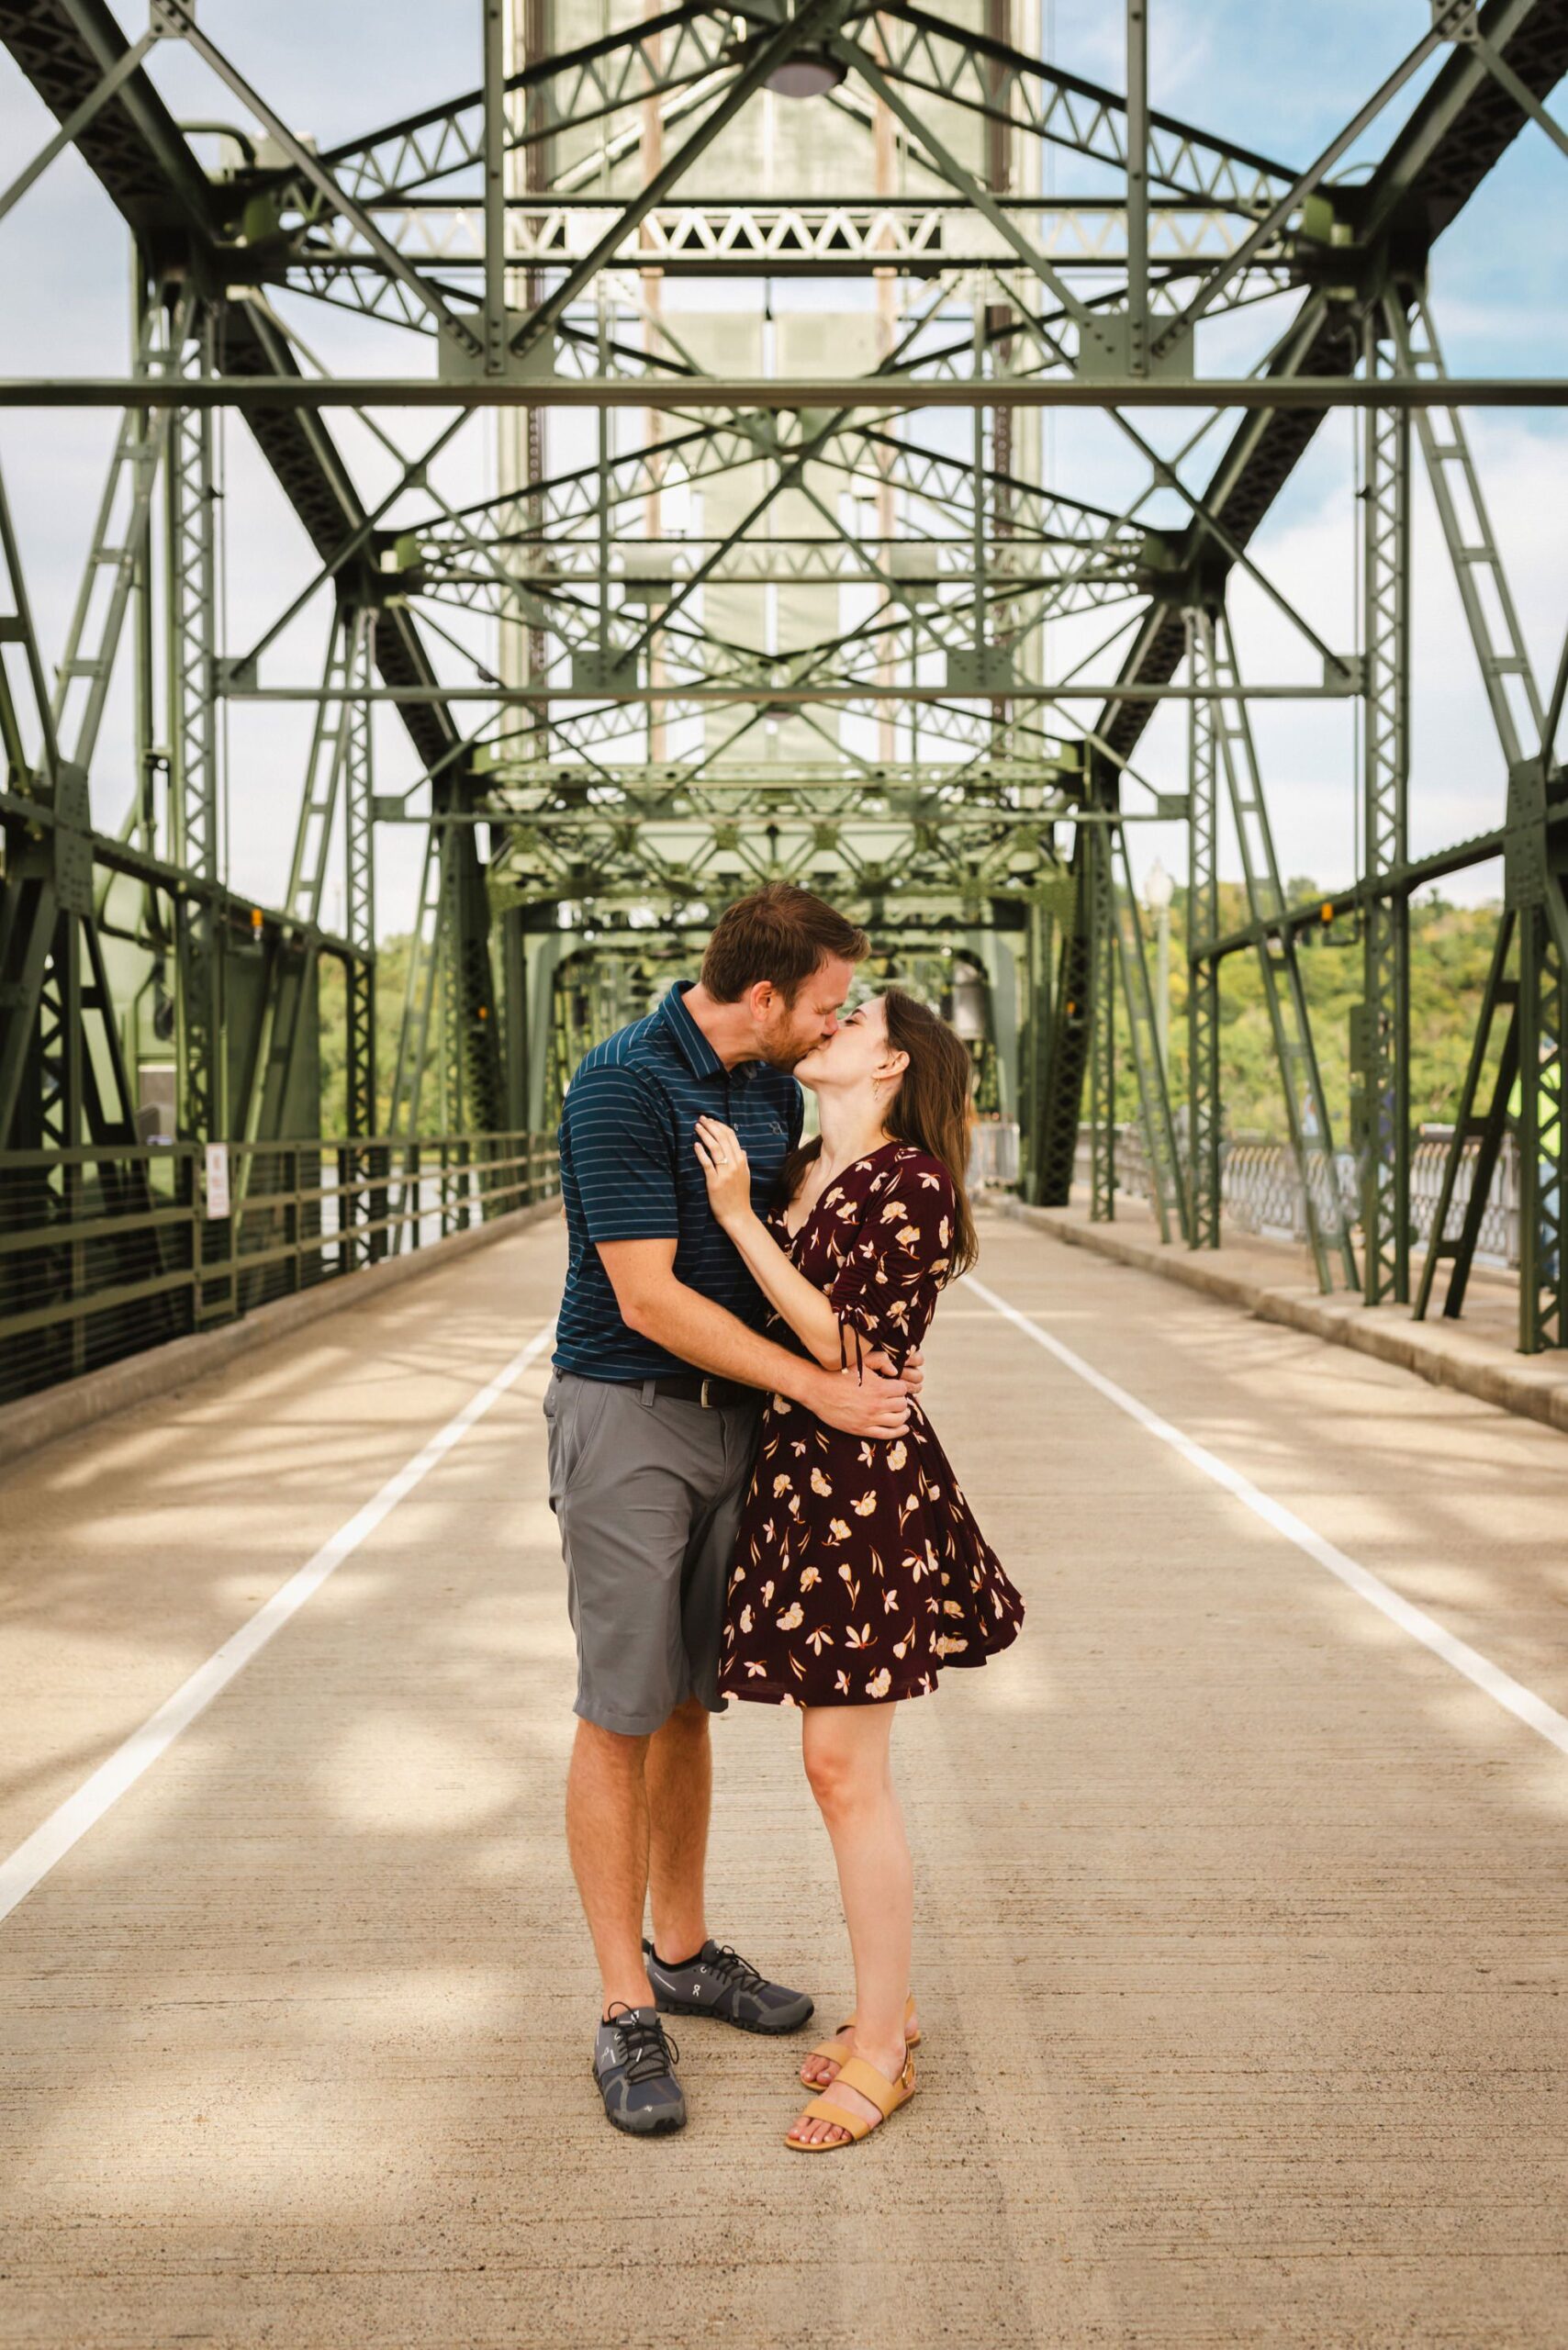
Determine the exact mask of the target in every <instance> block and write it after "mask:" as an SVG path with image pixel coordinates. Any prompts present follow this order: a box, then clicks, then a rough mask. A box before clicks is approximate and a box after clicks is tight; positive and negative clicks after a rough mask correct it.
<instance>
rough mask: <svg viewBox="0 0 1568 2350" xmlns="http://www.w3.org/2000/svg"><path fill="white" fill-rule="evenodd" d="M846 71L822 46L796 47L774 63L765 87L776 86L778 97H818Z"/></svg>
mask: <svg viewBox="0 0 1568 2350" xmlns="http://www.w3.org/2000/svg"><path fill="white" fill-rule="evenodd" d="M848 71H849V68H848V67H847V66H846V65H845V64H843V63H842V62H840V60H839V59H838V58H836V57H830V56H829V55H828V53H827V50H825V49H798V50H796V51H795V53H794V55H793V56H792V57H787V58H785V60H784V61H783V62H782V64H779V65H776V66H775V67H774V69H773V71H772V73H769V74H768V75H767V77H766V81H765V87H766V88H767V89H769V90H777V91H778V95H779V96H780V97H781V98H820V97H821V96H822V95H823V93H824V92H825V91H828V90H836V89H837V87H838V85H839V84H840V83H841V82H842V81H843V80H844V78H845V76H846V73H848Z"/></svg>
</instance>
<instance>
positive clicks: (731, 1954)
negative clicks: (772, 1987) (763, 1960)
mask: <svg viewBox="0 0 1568 2350" xmlns="http://www.w3.org/2000/svg"><path fill="white" fill-rule="evenodd" d="M703 1964H705V1965H706V1967H707V1968H708V1971H709V1973H710V1974H711V1975H717V1976H718V1978H719V1980H720V1982H721V1983H722V1984H723V1986H724V1987H725V1989H726V1990H732V1989H733V1990H741V1991H760V1990H761V1988H762V1986H763V1985H764V1984H765V1983H766V1982H767V1976H766V1975H761V1974H759V1973H758V1972H757V1970H756V1967H755V1966H753V1964H752V1963H751V1961H750V1960H749V1959H746V1958H743V1957H742V1956H741V1954H740V1953H739V1951H738V1950H735V1949H733V1948H732V1946H731V1945H730V1944H729V1943H728V1942H722V1943H721V1944H720V1945H719V1947H718V1948H717V1949H716V1950H715V1951H714V1952H713V1953H711V1956H710V1957H709V1958H707V1959H705V1960H704V1962H703Z"/></svg>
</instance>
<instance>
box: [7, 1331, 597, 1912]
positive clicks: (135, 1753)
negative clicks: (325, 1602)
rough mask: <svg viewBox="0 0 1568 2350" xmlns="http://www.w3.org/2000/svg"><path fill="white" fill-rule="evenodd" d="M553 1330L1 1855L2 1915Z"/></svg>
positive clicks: (482, 1411) (524, 1350)
mask: <svg viewBox="0 0 1568 2350" xmlns="http://www.w3.org/2000/svg"><path fill="white" fill-rule="evenodd" d="M554 1334H555V1325H554V1321H551V1322H548V1323H546V1325H545V1326H544V1328H543V1330H541V1331H539V1332H538V1333H537V1335H536V1336H535V1337H532V1338H530V1340H529V1342H528V1344H527V1345H526V1346H525V1347H521V1348H519V1350H518V1352H517V1353H516V1354H515V1355H513V1357H512V1359H511V1360H510V1362H509V1363H508V1364H506V1366H505V1367H504V1369H502V1370H500V1371H497V1373H496V1375H495V1377H494V1379H492V1380H491V1381H490V1382H489V1385H488V1386H487V1387H481V1388H480V1389H479V1391H478V1393H477V1394H476V1395H472V1396H470V1397H469V1399H468V1401H467V1403H466V1404H464V1406H463V1409H462V1410H461V1411H460V1412H459V1413H458V1414H457V1415H456V1416H455V1418H454V1419H450V1420H448V1422H447V1424H446V1426H445V1427H443V1428H442V1429H441V1430H440V1431H439V1433H438V1434H436V1435H435V1436H432V1437H431V1440H430V1442H429V1443H428V1444H426V1445H423V1446H421V1447H420V1450H419V1451H418V1452H416V1453H415V1455H414V1457H413V1459H412V1460H409V1461H406V1462H405V1463H404V1465H403V1467H402V1468H401V1469H399V1470H398V1472H397V1474H396V1475H395V1476H392V1477H388V1479H387V1480H386V1483H385V1484H384V1485H383V1486H382V1488H381V1491H380V1492H379V1493H378V1494H376V1495H375V1498H374V1500H372V1501H368V1502H366V1503H365V1505H364V1508H363V1509H359V1510H356V1511H355V1512H354V1514H353V1517H351V1518H349V1519H348V1520H347V1522H346V1523H345V1524H344V1525H342V1526H340V1527H339V1528H338V1530H337V1532H336V1533H335V1534H334V1535H333V1536H332V1537H331V1539H330V1541H327V1542H324V1543H323V1544H322V1545H321V1548H320V1549H319V1550H318V1551H317V1553H316V1555H315V1557H314V1558H313V1559H308V1560H307V1561H306V1562H305V1564H304V1566H302V1567H300V1568H298V1569H297V1571H296V1572H294V1573H293V1574H291V1575H290V1576H289V1579H288V1581H287V1582H286V1583H284V1584H282V1585H281V1586H280V1588H279V1589H278V1590H276V1591H274V1594H273V1595H272V1597H271V1598H270V1599H269V1600H267V1601H266V1602H265V1603H264V1605H263V1606H261V1607H258V1608H257V1610H256V1612H255V1614H254V1615H253V1616H252V1617H250V1618H249V1619H248V1621H247V1622H245V1623H243V1624H241V1627H240V1629H239V1630H238V1631H237V1632H231V1633H230V1636H229V1638H228V1639H226V1640H225V1641H224V1643H223V1646H222V1647H221V1648H220V1649H216V1650H214V1651H213V1653H212V1655H211V1656H209V1657H208V1658H207V1662H206V1663H205V1664H201V1665H198V1666H197V1667H196V1671H195V1672H194V1673H192V1674H191V1676H190V1679H189V1680H188V1681H185V1682H182V1683H181V1684H180V1686H179V1688H177V1689H176V1690H175V1691H174V1695H173V1696H171V1697H166V1698H165V1699H164V1700H163V1703H162V1705H161V1706H160V1707H159V1708H158V1710H157V1712H156V1713H155V1714H150V1715H149V1716H148V1718H147V1719H146V1720H145V1721H144V1722H143V1723H142V1725H141V1727H140V1729H135V1730H132V1732H131V1734H130V1736H129V1738H128V1739H127V1740H126V1741H125V1743H124V1745H123V1746H118V1747H117V1748H116V1749H115V1751H114V1752H113V1753H112V1754H111V1755H110V1756H109V1758H108V1760H107V1761H106V1762H100V1763H99V1765H98V1767H97V1769H96V1770H95V1772H94V1773H93V1775H92V1777H91V1778H90V1779H86V1780H84V1782H83V1784H82V1785H81V1786H79V1787H78V1788H77V1790H76V1793H75V1794H74V1795H73V1796H67V1797H66V1799H65V1801H64V1802H63V1803H62V1805H61V1806H60V1807H59V1809H58V1810H57V1811H51V1812H50V1816H49V1818H47V1819H46V1820H45V1821H44V1822H43V1824H42V1826H41V1827H39V1828H35V1829H34V1830H33V1832H32V1834H31V1835H30V1836H29V1837H28V1839H27V1841H26V1842H25V1843H22V1844H18V1845H17V1849H16V1851H15V1852H13V1853H12V1854H11V1857H10V1859H9V1860H7V1861H3V1862H0V1919H5V1918H8V1917H9V1916H10V1914H11V1912H12V1910H13V1909H15V1908H16V1907H17V1903H18V1902H21V1901H25V1900H26V1899H27V1897H28V1894H29V1893H31V1891H32V1890H33V1887H34V1886H36V1885H39V1883H41V1881H42V1880H43V1878H45V1877H46V1876H47V1875H48V1874H49V1873H50V1869H51V1868H53V1866H54V1864H55V1863H56V1862H57V1861H60V1860H62V1859H63V1858H64V1856H65V1854H66V1853H67V1852H70V1850H71V1848H72V1846H73V1844H76V1843H79V1842H80V1841H81V1840H82V1838H83V1837H84V1836H85V1834H86V1833H87V1830H89V1829H90V1828H92V1827H94V1826H95V1824H96V1822H97V1821H98V1820H100V1819H102V1818H103V1816H104V1814H105V1812H106V1811H107V1810H108V1808H109V1807H110V1805H111V1804H115V1803H118V1801H119V1798H120V1796H123V1795H124V1794H125V1792H126V1790H127V1788H128V1787H133V1786H134V1785H136V1782H137V1781H138V1779H140V1776H141V1774H142V1773H143V1772H144V1771H149V1770H151V1767H152V1765H153V1763H154V1762H157V1760H158V1757H159V1756H160V1755H161V1754H162V1753H163V1752H164V1751H165V1750H166V1749H167V1748H168V1747H170V1746H172V1745H173V1744H174V1740H175V1739H177V1738H178V1737H179V1735H180V1732H181V1731H182V1730H184V1729H189V1728H190V1726H191V1724H192V1722H194V1721H195V1719H196V1716H197V1715H198V1714H199V1713H201V1712H203V1711H204V1709H205V1708H206V1707H208V1706H210V1705H211V1703H212V1701H213V1699H214V1698H215V1697H216V1696H217V1695H218V1694H219V1692H220V1691H221V1690H224V1689H226V1688H227V1687H228V1685H229V1684H230V1682H231V1681H232V1680H233V1679H234V1677H235V1675H236V1674H237V1673H242V1672H243V1671H244V1669H245V1667H246V1666H247V1665H248V1664H249V1663H250V1662H251V1659H252V1657H253V1656H256V1655H259V1654H260V1652H261V1651H262V1650H263V1649H264V1648H265V1647H266V1644H267V1642H268V1641H269V1640H270V1639H273V1638H274V1636H275V1635H276V1634H277V1633H279V1632H281V1631H282V1629H283V1628H284V1626H285V1625H286V1623H287V1622H288V1619H289V1617H291V1616H295V1615H297V1613H298V1611H299V1610H300V1608H302V1607H303V1606H304V1605H305V1603H306V1601H307V1600H308V1598H310V1597H311V1596H312V1595H313V1594H314V1593H316V1592H318V1591H319V1590H320V1588H321V1585H322V1584H323V1583H325V1582H326V1580H327V1577H328V1576H329V1575H330V1574H331V1573H332V1572H333V1571H334V1569H336V1568H338V1567H341V1566H342V1563H343V1561H344V1560H345V1559H347V1558H349V1557H351V1556H352V1555H353V1552H354V1551H355V1550H358V1549H359V1546H360V1544H361V1543H362V1542H363V1541H364V1539H365V1538H366V1536H367V1535H371V1534H374V1533H375V1529H376V1527H378V1526H379V1525H380V1524H381V1523H382V1521H383V1519H384V1518H386V1517H389V1516H391V1514H392V1512H393V1511H394V1510H395V1509H396V1508H397V1506H398V1503H399V1502H400V1501H403V1500H405V1499H406V1498H407V1496H408V1495H409V1494H411V1493H412V1492H413V1490H414V1487H415V1486H416V1485H417V1484H418V1483H420V1479H421V1478H423V1477H426V1476H428V1475H429V1473H430V1472H431V1470H432V1469H433V1468H434V1467H435V1465H436V1462H437V1461H438V1460H443V1459H444V1458H445V1456H446V1455H447V1453H449V1452H450V1451H451V1450H452V1448H453V1446H454V1444H457V1443H459V1442H460V1441H461V1439H462V1438H464V1437H465V1436H466V1435H467V1433H468V1431H469V1429H470V1428H471V1427H474V1426H475V1424H476V1421H479V1420H482V1419H483V1418H484V1416H485V1415H486V1413H487V1411H488V1410H489V1408H490V1406H491V1404H494V1403H497V1402H498V1400H499V1399H500V1397H501V1396H503V1395H504V1394H505V1393H506V1392H507V1390H508V1388H509V1387H510V1386H511V1385H512V1383H513V1382H514V1381H515V1380H516V1379H517V1378H518V1377H519V1375H520V1374H521V1372H522V1371H526V1370H527V1368H528V1366H529V1364H530V1363H531V1362H534V1361H537V1360H538V1358H539V1357H540V1355H542V1354H543V1351H544V1349H545V1348H546V1347H547V1346H548V1345H549V1343H550V1341H551V1339H552V1338H553V1337H554Z"/></svg>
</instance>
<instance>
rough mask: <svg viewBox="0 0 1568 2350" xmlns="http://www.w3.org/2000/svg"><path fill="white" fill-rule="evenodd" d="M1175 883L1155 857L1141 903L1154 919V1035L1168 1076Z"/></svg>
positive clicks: (1147, 876) (1145, 879) (1148, 873)
mask: <svg viewBox="0 0 1568 2350" xmlns="http://www.w3.org/2000/svg"><path fill="white" fill-rule="evenodd" d="M1175 893H1176V884H1175V882H1174V881H1173V880H1172V879H1171V878H1170V874H1169V873H1167V871H1166V870H1165V867H1164V866H1163V865H1161V863H1160V861H1159V858H1158V857H1156V858H1155V860H1154V863H1153V864H1152V865H1151V866H1150V867H1149V868H1148V872H1147V873H1146V874H1145V875H1144V877H1143V902H1144V904H1145V906H1146V907H1147V908H1148V912H1150V913H1151V914H1152V915H1153V916H1154V919H1155V937H1156V941H1157V958H1156V964H1155V974H1156V978H1155V997H1154V1033H1155V1035H1156V1037H1157V1038H1158V1040H1159V1066H1160V1068H1161V1069H1163V1070H1164V1071H1165V1074H1166V1077H1167V1079H1168V1080H1169V1078H1170V901H1171V899H1172V898H1173V897H1174V895H1175Z"/></svg>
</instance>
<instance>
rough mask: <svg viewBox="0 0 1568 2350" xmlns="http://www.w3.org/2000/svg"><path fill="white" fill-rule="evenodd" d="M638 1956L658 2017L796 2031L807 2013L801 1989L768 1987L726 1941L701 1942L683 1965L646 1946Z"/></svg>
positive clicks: (809, 2004)
mask: <svg viewBox="0 0 1568 2350" xmlns="http://www.w3.org/2000/svg"><path fill="white" fill-rule="evenodd" d="M643 1952H644V1957H645V1958H646V1959H647V1962H648V1980H649V1982H650V1983H651V1984H652V1985H653V1986H654V1997H655V1999H656V2000H657V2002H658V2005H659V2009H660V2012H661V2013H662V2014H664V2015H666V2016H717V2018H718V2019H719V2021H720V2022H721V2023H733V2024H738V2025H739V2027H740V2029H741V2030H742V2031H799V2030H800V2028H801V2025H802V2024H803V2023H804V2022H805V2020H806V2019H807V2017H808V2016H809V2015H810V2014H811V2012H812V2001H811V2000H810V1999H808V1998H807V1997H806V1995H805V1993H804V1992H803V1991H787V1990H786V1989H785V1988H784V1986H783V1985H782V1984H781V1983H769V1982H768V1981H767V1979H766V1978H765V1977H764V1976H763V1975H759V1974H758V1973H757V1971H756V1967H755V1966H752V1965H750V1964H748V1962H747V1961H746V1960H745V1959H744V1958H742V1957H741V1955H740V1953H739V1952H738V1951H734V1950H732V1949H731V1948H730V1945H729V1943H728V1942H722V1943H721V1942H704V1943H703V1945H702V1947H701V1949H700V1951H699V1952H698V1953H697V1955H696V1957H695V1958H693V1959H690V1960H689V1961H688V1963H687V1964H686V1965H684V1966H666V1964H665V1962H664V1960H663V1959H662V1958H660V1956H659V1955H658V1953H657V1952H656V1951H655V1948H654V1946H653V1944H652V1942H644V1944H643Z"/></svg>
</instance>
